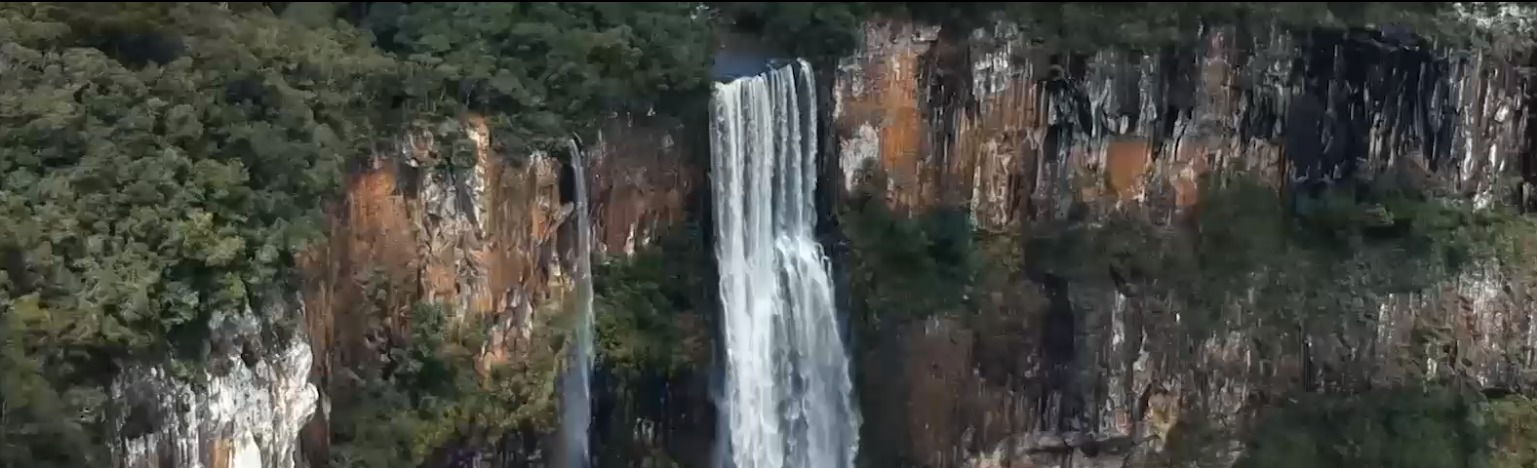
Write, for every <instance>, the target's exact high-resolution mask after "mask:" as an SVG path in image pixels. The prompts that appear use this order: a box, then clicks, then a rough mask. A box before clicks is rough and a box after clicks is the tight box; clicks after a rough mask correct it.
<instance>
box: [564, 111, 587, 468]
mask: <svg viewBox="0 0 1537 468" xmlns="http://www.w3.org/2000/svg"><path fill="white" fill-rule="evenodd" d="M567 146H568V148H569V150H570V151H571V171H572V176H573V177H572V178H573V179H575V182H576V184H575V185H576V187H575V192H576V210H575V211H576V232H577V233H576V297H575V301H574V303H573V305H574V307H575V308H576V309H575V310H574V312H575V316H576V323H575V324H574V326H573V329H574V333H573V335H574V339H573V340H572V341H573V342H574V346H573V347H572V352H571V361H570V363H571V365H570V366H569V367H567V369H566V374H565V376H564V378H563V382H562V383H561V420H560V429H561V440H562V444H563V447H562V450H561V451H562V453H561V456H562V457H563V462H562V466H565V467H568V468H585V467H587V466H588V465H589V461H588V460H589V459H588V446H587V429H588V426H589V425H590V423H591V421H592V400H591V399H590V398H589V397H588V395H589V393H590V388H589V385H590V383H589V382H590V381H591V376H592V220H591V219H590V217H589V216H590V214H589V213H588V212H587V161H586V159H585V158H584V157H583V155H582V151H581V149H580V148H578V147H577V144H576V140H575V139H572V140H569V141H568V142H567Z"/></svg>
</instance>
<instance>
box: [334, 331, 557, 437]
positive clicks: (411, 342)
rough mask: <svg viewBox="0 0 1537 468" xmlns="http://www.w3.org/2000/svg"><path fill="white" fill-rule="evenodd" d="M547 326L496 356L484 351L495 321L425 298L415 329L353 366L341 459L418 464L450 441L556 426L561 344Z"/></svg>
mask: <svg viewBox="0 0 1537 468" xmlns="http://www.w3.org/2000/svg"><path fill="white" fill-rule="evenodd" d="M374 323H375V324H376V325H377V324H379V323H382V321H379V322H374ZM546 325H548V324H540V325H536V326H535V330H539V333H540V336H536V337H535V338H534V339H533V340H531V343H533V345H532V346H528V347H526V348H521V349H520V350H521V351H524V352H525V353H524V354H522V355H519V356H516V357H513V358H510V359H508V360H506V361H505V362H488V361H483V359H485V356H483V355H482V354H481V353H480V352H481V350H483V349H485V345H486V339H487V336H486V334H485V333H486V332H485V330H488V329H490V328H491V327H490V324H488V323H477V322H475V321H470V322H465V323H457V322H453V323H451V322H450V321H449V319H448V317H447V316H446V315H445V312H444V310H443V308H441V307H439V306H436V305H429V304H418V305H417V306H416V307H415V308H413V310H412V314H411V324H410V326H409V328H410V331H409V335H408V336H407V337H405V338H404V339H400V340H390V341H389V342H388V343H386V344H385V345H383V346H381V347H380V349H378V350H377V352H378V353H379V359H378V361H377V362H378V364H377V365H376V366H362V367H359V368H355V369H349V371H350V372H352V373H353V377H354V380H353V381H352V382H351V383H350V386H351V387H352V388H349V389H347V390H345V391H344V392H345V395H347V397H346V398H341V399H338V400H336V401H335V402H334V405H335V406H334V412H333V420H332V430H333V441H332V447H331V460H332V462H333V463H335V464H336V465H338V466H353V467H371V468H380V467H402V468H404V467H416V466H422V464H423V463H425V462H427V461H428V457H429V456H430V455H431V454H432V453H433V451H434V450H437V449H440V448H442V447H444V446H445V445H446V444H448V443H450V442H458V443H463V444H467V445H473V444H483V443H487V442H494V438H495V437H498V436H501V435H502V434H505V433H507V432H509V431H516V430H526V429H531V428H542V427H549V426H550V425H551V424H553V415H554V408H555V407H554V405H555V403H554V394H555V380H556V374H557V369H558V359H557V358H556V356H558V350H557V349H554V348H552V347H550V346H547V344H548V343H550V342H552V340H551V339H550V338H551V337H549V336H544V335H545V334H547V333H549V332H548V331H547V330H549V329H551V328H553V327H549V326H546ZM381 326H382V325H381ZM377 333H378V334H381V335H388V332H385V331H383V330H380V331H378V332H377Z"/></svg>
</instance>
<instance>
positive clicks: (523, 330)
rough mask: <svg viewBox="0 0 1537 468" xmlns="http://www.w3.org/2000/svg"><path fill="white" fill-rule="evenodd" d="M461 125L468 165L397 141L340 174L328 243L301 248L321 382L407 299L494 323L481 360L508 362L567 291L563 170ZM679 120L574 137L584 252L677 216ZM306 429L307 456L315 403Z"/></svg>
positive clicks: (626, 122) (624, 248)
mask: <svg viewBox="0 0 1537 468" xmlns="http://www.w3.org/2000/svg"><path fill="white" fill-rule="evenodd" d="M466 122H467V124H468V125H466V129H467V132H468V134H469V135H470V137H471V139H472V140H473V141H474V143H475V151H474V154H475V158H474V166H473V167H472V168H467V169H465V170H459V171H442V170H431V169H424V168H422V167H421V166H424V165H425V163H427V162H429V161H433V160H435V159H436V158H437V156H438V155H435V154H432V153H431V151H429V150H426V149H425V148H430V147H431V145H430V143H428V142H422V141H419V139H408V140H407V142H406V145H405V146H404V148H405V151H402V152H400V153H396V154H387V155H383V156H381V157H377V158H375V159H374V160H373V164H372V166H370V167H367V168H363V169H362V170H360V171H358V172H357V173H356V175H355V176H354V177H353V179H352V180H350V181H349V183H348V188H347V194H346V198H345V200H344V201H343V202H342V203H341V204H340V206H339V207H338V208H337V209H336V210H335V211H334V212H335V213H336V214H335V215H334V216H332V218H331V231H330V235H329V236H328V242H327V243H326V244H323V245H321V246H319V247H318V248H317V249H316V250H315V251H314V252H313V255H312V256H310V257H307V258H306V259H305V262H304V264H305V267H306V271H307V273H308V274H309V275H310V276H309V278H307V279H306V281H305V283H304V285H305V293H304V297H305V301H306V305H307V310H308V314H307V315H306V321H307V323H308V327H307V330H308V332H309V336H310V342H311V343H312V345H313V346H314V349H315V354H316V355H317V356H319V357H318V358H317V359H316V365H315V368H314V373H313V375H314V377H315V379H316V381H317V382H318V383H320V385H321V386H322V388H336V387H334V386H330V385H327V383H328V382H332V380H333V379H335V378H337V376H338V375H339V374H337V372H338V371H339V370H341V369H345V368H346V367H347V366H348V365H350V364H352V363H355V362H357V361H356V359H359V358H361V357H363V356H367V354H366V353H367V352H368V346H369V344H370V340H374V339H378V334H379V333H380V331H379V328H380V327H398V326H401V325H402V321H403V320H406V318H407V317H408V315H407V311H408V310H409V309H410V307H411V306H412V305H413V304H415V303H418V302H438V303H443V304H449V305H452V306H453V307H452V308H451V309H450V310H453V311H456V312H458V313H462V314H466V315H467V317H461V319H462V320H485V321H487V322H489V323H492V324H493V325H492V328H493V334H492V336H491V342H490V343H489V344H488V346H487V348H486V350H485V352H486V353H487V355H486V356H485V357H486V358H487V359H518V357H517V356H509V355H507V353H509V352H514V353H515V352H517V350H518V349H519V346H520V343H522V342H524V341H526V340H527V339H528V338H529V336H530V334H531V332H532V328H533V327H534V326H536V323H540V322H539V321H540V320H542V319H545V317H540V316H539V315H540V313H541V312H542V311H551V310H558V307H560V306H559V304H560V301H561V298H562V297H563V296H564V295H565V294H567V293H568V292H569V290H570V289H571V287H572V284H571V278H570V277H569V276H568V275H567V274H566V272H567V271H569V270H570V266H569V265H570V262H571V261H572V259H571V258H569V256H570V255H571V252H572V248H571V247H572V243H573V242H574V237H572V236H573V235H574V232H572V230H571V229H572V228H571V227H570V226H568V225H570V224H573V223H571V221H572V220H574V219H575V218H574V217H573V216H572V215H571V210H572V206H573V204H572V203H573V202H572V200H573V198H572V196H571V194H570V193H569V192H570V190H571V187H572V184H571V183H570V180H568V179H569V177H570V169H569V167H565V166H564V163H563V162H562V160H558V159H556V158H555V157H552V156H550V155H545V154H534V155H529V156H526V157H521V158H515V157H509V156H507V155H501V154H495V153H494V152H493V150H492V148H491V144H490V142H489V141H488V138H487V136H486V131H485V126H484V123H481V122H480V121H478V119H477V118H474V117H472V118H470V119H467V120H466ZM677 131H678V127H677V126H675V125H668V124H667V123H663V122H653V121H636V120H630V119H622V120H621V119H616V120H613V121H611V122H608V123H607V124H606V125H605V126H604V129H603V132H602V136H601V137H600V140H599V141H597V142H592V143H589V144H586V145H584V146H585V147H586V148H585V150H586V151H588V157H589V161H590V164H592V167H591V169H590V170H589V174H591V176H592V178H593V180H591V181H589V183H588V187H589V190H590V194H589V198H590V200H591V207H592V208H591V209H592V211H593V218H592V219H593V229H594V230H595V236H594V239H595V245H594V247H595V248H594V250H595V255H598V256H599V257H602V256H604V255H621V256H622V255H627V254H628V253H630V252H633V251H634V249H635V248H636V246H644V245H646V244H647V243H649V242H651V241H652V239H653V235H654V234H655V233H656V231H657V229H659V228H660V227H662V226H665V225H666V224H668V223H671V222H674V221H677V220H678V219H680V218H681V216H682V215H683V204H684V201H685V199H684V196H685V195H686V194H687V193H688V190H689V188H690V187H691V186H692V185H693V181H692V177H693V176H694V175H695V174H693V173H691V172H690V169H689V167H690V165H689V163H688V162H689V161H688V160H687V158H686V154H685V153H684V151H683V148H682V146H681V145H678V144H675V143H674V142H673V139H674V134H675V133H676V132H677ZM413 144H414V147H413ZM418 148H421V149H418ZM364 275H375V276H377V277H381V278H382V281H383V282H384V284H385V285H387V287H385V288H383V290H384V291H387V295H386V297H384V298H382V299H383V301H384V302H383V304H382V306H381V307H375V308H368V307H366V306H360V305H361V304H366V303H367V301H369V300H377V299H369V298H368V297H367V296H365V294H367V292H366V291H363V290H362V288H363V287H364V285H365V284H367V283H369V281H368V280H366V279H363V276H364ZM381 309H382V310H383V311H384V313H383V314H382V315H380V314H378V312H379V311H380V310H381ZM487 319H489V320H487ZM307 433H308V434H310V436H308V437H307V438H306V439H307V441H308V442H309V443H311V447H312V449H313V450H314V451H312V452H311V454H312V456H320V455H322V454H323V453H324V452H323V449H324V447H325V445H326V442H325V439H326V434H327V430H326V419H325V415H324V414H323V413H322V414H320V415H319V416H318V417H317V418H315V419H314V420H313V421H312V422H311V423H310V429H309V430H307Z"/></svg>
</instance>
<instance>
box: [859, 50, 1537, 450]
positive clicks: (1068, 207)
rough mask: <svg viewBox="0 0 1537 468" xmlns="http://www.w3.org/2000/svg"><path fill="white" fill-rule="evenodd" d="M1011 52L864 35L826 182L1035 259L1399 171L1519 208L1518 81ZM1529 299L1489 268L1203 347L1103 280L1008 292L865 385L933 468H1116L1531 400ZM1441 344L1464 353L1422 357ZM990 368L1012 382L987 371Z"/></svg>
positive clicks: (932, 326)
mask: <svg viewBox="0 0 1537 468" xmlns="http://www.w3.org/2000/svg"><path fill="white" fill-rule="evenodd" d="M1012 34H1013V32H1012V31H1011V30H1009V29H1008V28H1006V27H1000V28H997V29H995V30H991V31H970V32H956V31H943V30H938V29H936V28H921V27H915V26H913V25H910V24H905V23H900V22H878V23H873V24H871V25H869V26H868V27H867V28H866V30H865V46H864V48H863V49H861V50H860V51H858V52H857V53H856V54H854V55H853V56H851V57H848V58H846V59H845V60H843V61H842V62H841V63H840V65H839V69H838V71H837V73H836V80H835V84H834V88H835V93H836V100H837V110H836V114H835V117H834V123H833V125H834V128H835V130H836V132H837V139H838V141H837V145H838V147H839V153H838V160H837V161H836V167H832V168H830V170H831V171H835V172H836V173H837V175H836V176H835V177H833V178H834V179H835V180H842V181H844V182H845V186H844V189H845V191H852V190H854V187H855V186H856V184H857V181H858V180H859V179H860V178H861V177H864V175H863V174H864V173H865V171H866V169H873V170H878V171H879V172H882V173H884V176H885V177H884V179H883V180H884V181H885V185H884V187H881V188H880V189H881V190H883V191H884V198H885V200H886V202H887V204H889V205H890V206H891V207H893V208H894V209H896V210H897V211H898V212H902V213H908V214H920V213H923V212H925V211H928V210H932V209H934V208H936V207H941V206H951V207H962V208H963V209H964V210H965V211H966V212H968V213H969V214H970V215H971V217H972V218H973V221H974V223H975V226H976V227H977V229H979V230H980V231H983V232H1005V233H1024V234H1025V235H1029V233H1030V232H1032V231H1033V230H1035V229H1037V228H1038V227H1044V226H1049V225H1054V224H1061V223H1064V222H1071V223H1086V224H1087V225H1096V224H1098V223H1100V221H1096V220H1103V219H1107V218H1109V217H1111V216H1113V215H1123V216H1124V215H1132V216H1135V217H1138V218H1141V219H1144V220H1147V221H1148V222H1151V223H1153V224H1155V225H1168V224H1170V223H1175V224H1177V223H1179V222H1180V220H1181V219H1184V218H1185V217H1187V216H1189V215H1190V214H1192V213H1193V212H1195V211H1198V210H1199V209H1200V206H1198V203H1197V202H1198V201H1199V199H1200V193H1201V190H1202V188H1203V187H1202V186H1201V184H1202V183H1203V180H1205V179H1203V177H1202V176H1203V175H1205V174H1211V173H1213V172H1214V171H1220V172H1222V173H1227V174H1238V173H1243V174H1245V175H1248V176H1252V177H1258V178H1260V179H1261V180H1266V181H1269V184H1270V185H1271V186H1273V187H1274V188H1275V189H1277V190H1283V191H1285V192H1286V193H1304V192H1306V191H1308V190H1312V189H1313V188H1314V187H1324V186H1339V185H1345V184H1352V183H1355V181H1356V180H1362V179H1370V178H1373V177H1376V176H1378V175H1382V174H1390V173H1399V172H1394V171H1401V172H1407V173H1412V174H1417V175H1419V176H1421V177H1424V178H1427V179H1432V180H1436V181H1437V183H1438V184H1441V186H1442V187H1445V188H1447V189H1448V190H1450V191H1453V192H1454V193H1457V194H1460V195H1462V196H1464V197H1466V198H1467V199H1469V200H1471V201H1473V202H1474V203H1476V204H1478V205H1486V204H1488V203H1491V202H1496V201H1497V202H1500V203H1508V202H1509V201H1508V200H1494V197H1495V196H1496V195H1495V190H1494V188H1495V184H1496V178H1495V174H1496V173H1497V172H1499V171H1503V170H1505V169H1506V167H1507V166H1510V165H1521V166H1520V167H1522V168H1525V167H1528V166H1527V164H1529V162H1528V161H1526V160H1523V159H1520V158H1519V155H1522V154H1525V150H1526V149H1528V148H1530V142H1529V141H1528V139H1527V138H1528V137H1527V135H1528V125H1529V116H1528V115H1529V114H1528V112H1527V105H1528V103H1529V102H1531V101H1530V96H1529V95H1528V93H1529V92H1530V90H1531V88H1530V85H1529V84H1528V83H1527V82H1526V80H1525V79H1523V78H1522V76H1521V75H1522V70H1524V69H1525V68H1524V67H1522V66H1521V65H1523V64H1521V63H1515V62H1512V61H1510V60H1508V59H1503V58H1499V57H1494V56H1490V55H1483V54H1471V53H1455V52H1446V51H1439V50H1431V49H1428V48H1425V47H1423V46H1420V45H1416V44H1413V43H1412V42H1408V40H1407V38H1405V37H1395V36H1393V35H1390V34H1387V35H1384V34H1367V33H1364V32H1358V33H1350V34H1348V35H1347V34H1338V33H1335V34H1326V33H1315V34H1312V35H1306V36H1300V37H1299V36H1294V35H1281V34H1272V33H1270V32H1269V31H1253V30H1245V29H1235V28H1226V29H1214V30H1211V31H1206V32H1204V33H1202V34H1200V35H1199V36H1198V39H1197V40H1193V41H1192V42H1193V43H1192V44H1191V45H1190V46H1188V47H1179V48H1170V49H1165V50H1162V51H1159V52H1156V53H1151V54H1147V55H1129V54H1125V53H1113V52H1104V53H1099V54H1095V55H1092V56H1053V55H1050V54H1048V53H1045V52H1043V51H1038V50H1032V49H1028V48H1023V47H1019V46H1011V45H1006V44H1008V43H1010V42H1011V41H1007V39H1010V38H1011V37H1012ZM1192 39H1196V37H1194V36H1193V37H1192ZM829 163H831V161H829ZM828 166H833V164H828ZM1019 249H1023V246H1020V247H1018V249H1015V250H1019ZM985 261H989V262H1005V261H1008V260H1005V259H1002V258H990V259H987V260H985ZM1031 261H1032V260H1031V259H1030V258H1025V259H1024V260H1023V262H1025V263H1029V262H1031ZM1022 276H1023V275H1022ZM1102 276H1103V275H1102ZM1256 281H1263V280H1260V279H1258V277H1256ZM1339 281H1349V279H1348V278H1343V277H1342V278H1340V279H1339ZM1529 286H1530V285H1529V283H1528V282H1527V280H1526V278H1525V277H1522V276H1519V275H1516V274H1512V273H1511V272H1509V271H1507V270H1503V269H1501V268H1498V267H1496V266H1489V265H1486V266H1481V267H1478V268H1473V269H1472V270H1471V271H1470V272H1468V273H1465V274H1463V275H1462V276H1461V277H1460V278H1459V279H1457V280H1454V281H1451V282H1449V283H1446V284H1443V285H1442V286H1440V287H1438V288H1433V289H1434V290H1432V291H1430V292H1427V293H1422V294H1414V295H1389V296H1388V297H1386V298H1385V299H1383V300H1381V301H1380V304H1376V305H1373V306H1366V305H1362V306H1360V309H1362V310H1363V311H1364V314H1363V315H1364V316H1363V317H1338V318H1337V319H1334V320H1323V321H1316V322H1313V323H1310V324H1308V325H1307V327H1308V328H1307V329H1304V330H1299V331H1296V332H1295V333H1288V334H1286V335H1287V336H1285V337H1284V338H1280V339H1279V340H1267V337H1274V336H1275V332H1274V329H1273V328H1266V327H1265V325H1264V322H1266V321H1267V320H1266V318H1264V317H1261V316H1260V314H1258V313H1250V312H1245V311H1246V310H1248V308H1249V307H1250V304H1246V301H1244V300H1241V299H1239V300H1235V301H1234V303H1233V304H1231V307H1232V308H1234V309H1235V310H1236V311H1235V312H1234V313H1230V314H1227V315H1225V316H1224V317H1227V318H1225V319H1224V322H1223V323H1220V324H1219V325H1217V327H1216V331H1215V332H1213V333H1210V334H1208V335H1205V336H1192V335H1190V334H1188V333H1183V332H1181V323H1182V322H1181V320H1180V315H1181V312H1182V311H1180V310H1166V308H1165V307H1164V306H1162V305H1161V303H1160V301H1159V300H1158V299H1159V298H1157V297H1152V296H1151V294H1142V293H1141V292H1140V291H1138V290H1137V288H1135V287H1129V286H1126V285H1124V284H1118V282H1117V281H1112V278H1109V277H1106V278H1104V280H1103V281H1091V282H1081V281H1080V282H1054V281H1051V278H1047V280H1046V281H1044V282H1043V281H1041V280H1040V279H1036V280H1027V279H1025V278H1023V277H1018V278H1015V279H1014V280H1013V282H1012V283H1011V284H1008V285H1005V286H1003V287H1001V288H997V289H995V290H993V291H992V292H991V294H992V297H991V298H990V299H986V300H984V302H988V303H990V304H994V306H984V310H986V309H987V307H993V309H992V311H993V313H992V315H994V318H992V319H989V320H991V321H988V320H983V321H981V322H980V323H981V325H979V322H978V321H975V320H972V321H963V320H958V319H954V318H945V317H933V318H929V319H926V320H922V321H919V322H916V323H912V324H909V325H906V326H905V327H903V328H901V329H899V330H896V331H888V332H885V333H886V334H888V335H894V336H899V337H900V338H898V341H900V342H902V343H904V344H903V345H901V346H898V347H896V348H895V349H886V350H883V351H882V352H881V353H882V355H880V356H874V357H872V356H868V354H869V353H866V354H867V355H866V356H865V357H864V360H863V361H861V365H862V366H863V367H862V372H863V374H862V380H861V383H862V391H861V394H862V397H863V398H864V400H865V401H866V406H865V413H866V414H867V415H871V416H870V418H871V419H870V421H869V422H868V423H867V424H866V428H865V430H866V437H865V439H864V440H868V441H869V444H868V445H869V446H876V447H912V448H911V450H910V453H909V454H907V455H906V460H907V461H909V462H917V463H924V464H929V465H932V466H961V465H966V466H1020V465H1019V464H1020V463H1023V464H1024V465H1023V466H1056V465H1063V466H1067V465H1066V464H1067V463H1071V466H1118V465H1120V464H1122V463H1124V462H1125V461H1126V460H1127V459H1128V457H1137V456H1143V457H1146V456H1148V455H1150V454H1152V453H1153V452H1157V451H1159V450H1161V449H1162V447H1163V442H1164V441H1165V440H1166V439H1167V438H1168V436H1169V432H1170V430H1171V428H1172V427H1174V426H1175V424H1177V423H1178V422H1180V421H1181V420H1182V419H1185V420H1190V419H1194V418H1201V419H1204V420H1207V421H1206V422H1209V423H1210V425H1211V426H1213V427H1216V428H1219V429H1220V428H1227V429H1233V428H1236V427H1238V425H1239V424H1240V423H1241V422H1242V421H1243V420H1244V418H1246V417H1248V416H1250V415H1252V414H1253V411H1255V410H1256V409H1257V408H1258V406H1259V405H1258V403H1259V401H1258V398H1261V395H1276V394H1281V393H1284V392H1285V391H1287V390H1288V389H1296V390H1303V389H1315V388H1323V387H1330V388H1346V387H1350V386H1351V385H1365V386H1371V385H1374V384H1376V385H1387V384H1390V383H1391V382H1395V381H1401V380H1403V379H1422V378H1434V377H1436V376H1447V375H1453V374H1456V375H1465V376H1473V377H1474V378H1475V379H1476V380H1477V381H1478V382H1479V383H1481V384H1482V385H1484V386H1486V387H1509V386H1517V385H1520V384H1521V383H1522V382H1523V378H1524V377H1523V376H1522V375H1521V371H1520V369H1524V368H1528V367H1529V366H1530V365H1531V364H1532V359H1533V358H1534V357H1537V356H1533V354H1532V352H1533V351H1532V344H1533V343H1534V342H1533V340H1534V339H1537V328H1534V327H1537V322H1534V321H1533V320H1531V319H1530V318H1529V317H1528V316H1527V315H1528V314H1527V313H1526V312H1527V310H1526V307H1525V306H1524V305H1523V304H1524V299H1523V298H1524V297H1526V291H1527V290H1528V288H1529ZM1251 296H1252V294H1251ZM1250 301H1252V298H1251V299H1250ZM982 313H983V315H988V314H989V312H982ZM1425 330H1440V331H1443V332H1444V333H1446V334H1447V336H1450V337H1451V338H1450V340H1449V342H1450V343H1449V345H1448V346H1445V347H1444V348H1438V349H1426V348H1428V347H1427V346H1426V345H1424V343H1423V342H1422V341H1416V339H1415V336H1418V334H1419V333H1421V332H1423V331H1425ZM1004 335H1013V336H1004ZM893 353H894V354H896V355H891V354H893ZM1411 356H1412V357H1411ZM872 359H873V361H872ZM989 361H992V362H989ZM875 362H900V363H905V364H902V365H900V366H896V367H895V368H893V367H892V366H881V365H879V364H874V363H875ZM1000 367H1002V368H1008V369H1012V371H1010V372H1004V373H999V372H989V371H988V369H997V368H1000ZM1336 386H1337V387H1336ZM872 395H875V397H872ZM1234 443H1236V442H1234ZM1231 448H1233V449H1236V446H1232V447H1231ZM1221 452H1223V455H1224V458H1227V459H1228V460H1231V459H1232V458H1231V457H1232V456H1234V455H1235V452H1233V451H1231V450H1221ZM976 453H981V455H976V456H974V455H972V454H976ZM1011 463H1012V465H1011Z"/></svg>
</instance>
